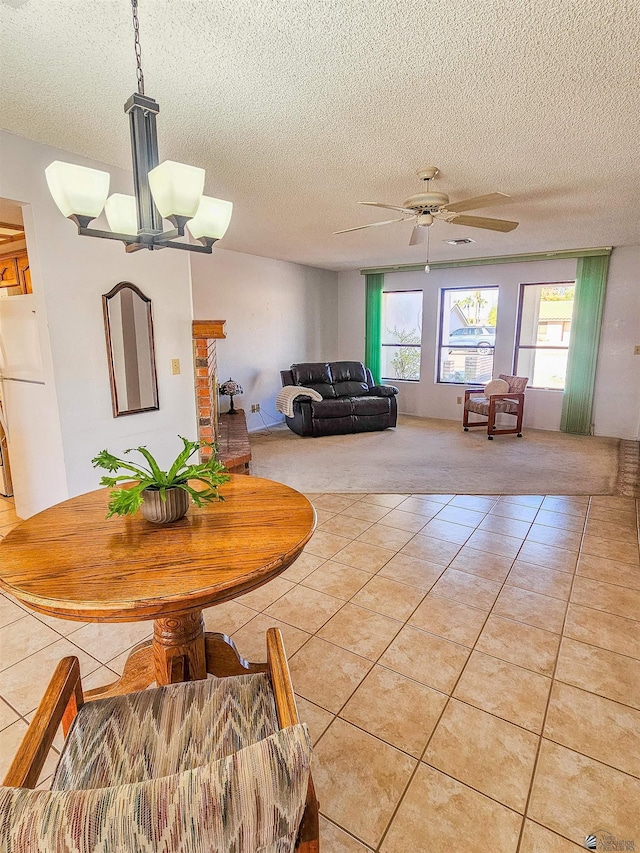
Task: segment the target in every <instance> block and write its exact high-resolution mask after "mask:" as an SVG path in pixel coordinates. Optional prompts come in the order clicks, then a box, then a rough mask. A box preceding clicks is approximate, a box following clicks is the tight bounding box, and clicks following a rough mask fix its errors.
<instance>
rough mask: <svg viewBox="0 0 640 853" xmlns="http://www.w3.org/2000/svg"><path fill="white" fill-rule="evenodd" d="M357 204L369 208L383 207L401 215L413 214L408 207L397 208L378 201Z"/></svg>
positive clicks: (413, 211)
mask: <svg viewBox="0 0 640 853" xmlns="http://www.w3.org/2000/svg"><path fill="white" fill-rule="evenodd" d="M358 204H366V205H368V206H369V207H384V208H386V209H387V210H399V211H400V212H401V213H415V210H411V208H410V207H398V206H397V205H395V204H382V202H380V201H359V202H358Z"/></svg>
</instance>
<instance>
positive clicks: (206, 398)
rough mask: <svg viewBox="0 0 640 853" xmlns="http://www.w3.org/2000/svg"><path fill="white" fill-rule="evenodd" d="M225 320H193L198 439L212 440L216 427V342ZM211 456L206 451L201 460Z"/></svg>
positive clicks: (222, 334)
mask: <svg viewBox="0 0 640 853" xmlns="http://www.w3.org/2000/svg"><path fill="white" fill-rule="evenodd" d="M224 323H225V321H224V320H194V321H193V324H192V329H193V331H192V336H193V370H194V384H195V392H196V401H197V408H198V439H199V440H201V441H203V440H204V441H215V439H216V438H217V427H218V423H217V420H218V417H217V416H218V389H217V376H218V358H217V352H216V340H219V339H221V338H225V337H226V335H225V333H224ZM210 455H211V454H210V453H209V452H208V450H207V449H206V448H205V449H204V450H203V451H201V454H200V456H201V458H202V459H207V458H209V456H210Z"/></svg>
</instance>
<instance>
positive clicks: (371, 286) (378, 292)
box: [364, 273, 384, 385]
mask: <svg viewBox="0 0 640 853" xmlns="http://www.w3.org/2000/svg"><path fill="white" fill-rule="evenodd" d="M365 282H366V327H365V339H364V362H365V364H366V366H367V367H368V368H369V370H370V371H371V373H372V375H373V381H374V382H375V383H376V384H378V385H379V384H380V366H381V361H382V290H383V288H384V273H370V274H367V275H366V276H365Z"/></svg>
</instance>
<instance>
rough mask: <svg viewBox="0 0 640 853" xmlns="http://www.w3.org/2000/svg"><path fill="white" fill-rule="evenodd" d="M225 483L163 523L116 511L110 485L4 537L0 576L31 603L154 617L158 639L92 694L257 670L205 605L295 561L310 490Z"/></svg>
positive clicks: (58, 609) (0, 582) (93, 618)
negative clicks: (207, 625) (209, 498)
mask: <svg viewBox="0 0 640 853" xmlns="http://www.w3.org/2000/svg"><path fill="white" fill-rule="evenodd" d="M220 494H221V495H222V496H223V497H224V501H221V502H215V503H213V504H209V505H207V506H205V507H196V506H194V505H191V506H190V507H189V511H188V513H187V515H186V516H185V517H184V518H182V519H180V520H179V521H175V522H173V523H171V524H166V525H157V524H152V523H151V522H148V521H146V520H145V519H144V518H143V517H142V515H141V514H140V513H136V514H135V515H131V516H124V517H120V516H114V517H112V518H109V519H107V518H106V514H107V503H108V498H109V490H108V489H99V490H97V491H95V492H89V493H88V494H85V495H79V496H78V497H75V498H70V499H69V500H66V501H63V502H62V503H60V504H56V505H55V506H52V507H49V509H46V510H44V511H43V512H40V513H38V514H37V515H34V516H32V517H31V518H29V519H27V520H26V521H23V522H22V523H21V524H19V525H18V527H16V528H15V529H14V530H12V531H11V532H10V533H9V534H8V536H6V537H5V538H4V539H3V540H2V541H1V542H0V586H1V587H2V588H3V589H4V590H6V591H7V592H9V593H10V594H11V595H13V596H15V598H17V599H18V600H19V601H21V602H23V603H24V604H26V605H27V606H28V607H30V608H31V609H33V610H35V611H37V612H39V613H44V614H47V615H49V616H56V617H58V618H61V619H75V620H78V621H82V622H137V621H141V620H153V639H152V640H147V641H145V642H143V643H140V644H139V645H138V646H136V647H135V648H134V649H133V651H132V652H131V654H130V656H129V658H128V660H127V663H126V665H125V668H124V672H123V675H122V677H121V679H120V680H119V681H117V682H115V683H114V684H112V685H108V686H107V687H106V688H98V689H96V690H93V691H89V692H88V693H87V696H86V698H89V699H91V698H98V697H104V696H111V695H118V694H121V693H127V692H131V691H132V690H141V689H144V688H145V687H147V686H149V684H151V683H153V682H155V683H157V684H158V685H163V684H170V683H173V682H176V681H184V680H193V679H199V678H206V676H207V673H212V674H214V675H220V676H222V675H227V674H231V673H235V672H237V671H239V670H238V667H240V670H244V671H247V672H251V671H254V669H253V666H252V665H251V664H249V663H247V662H246V661H243V660H242V658H240V656H239V655H238V653H237V651H236V649H235V646H234V645H233V643H232V642H231V641H230V640H229V638H228V637H226V636H225V635H223V634H215V633H209V632H205V631H204V619H203V615H202V610H203V608H205V607H209V606H211V605H214V604H218V603H220V602H224V601H229V600H231V599H233V598H236V597H237V596H239V595H242V594H244V593H246V592H250V591H251V590H253V589H257V587H259V586H262V585H263V584H265V583H267V582H268V581H270V580H271V579H272V578H274V577H276V575H278V574H280V572H282V571H284V570H285V569H286V568H287V567H288V566H290V565H291V564H292V563H293V562H294V560H295V559H296V558H297V557H298V556H299V555H300V553H301V552H302V549H303V547H304V546H305V544H306V543H307V542H308V541H309V539H310V537H311V535H312V533H313V531H314V528H315V523H316V515H315V510H314V509H313V506H312V505H311V503H310V502H309V501H308V500H307V498H305V497H304V495H301V494H300V493H299V492H296V491H295V490H294V489H291V488H289V487H288V486H285V485H283V484H282V483H276V482H274V481H272V480H264V479H261V478H258V477H251V476H246V475H233V474H232V475H231V480H230V482H229V483H226V484H225V485H223V486H221V487H220ZM260 668H262V667H260Z"/></svg>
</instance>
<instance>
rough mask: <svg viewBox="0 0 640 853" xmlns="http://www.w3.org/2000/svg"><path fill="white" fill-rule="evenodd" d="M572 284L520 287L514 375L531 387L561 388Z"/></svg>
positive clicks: (567, 340) (564, 365)
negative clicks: (526, 378)
mask: <svg viewBox="0 0 640 853" xmlns="http://www.w3.org/2000/svg"><path fill="white" fill-rule="evenodd" d="M574 293H575V282H573V281H568V282H558V283H555V284H521V285H520V305H519V311H518V331H517V335H516V355H515V367H514V373H515V374H517V375H518V376H528V377H529V386H530V387H532V388H551V389H556V390H558V391H562V390H563V389H564V381H565V376H566V372H567V356H568V353H569V337H570V335H571V317H572V316H573V299H574Z"/></svg>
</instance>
